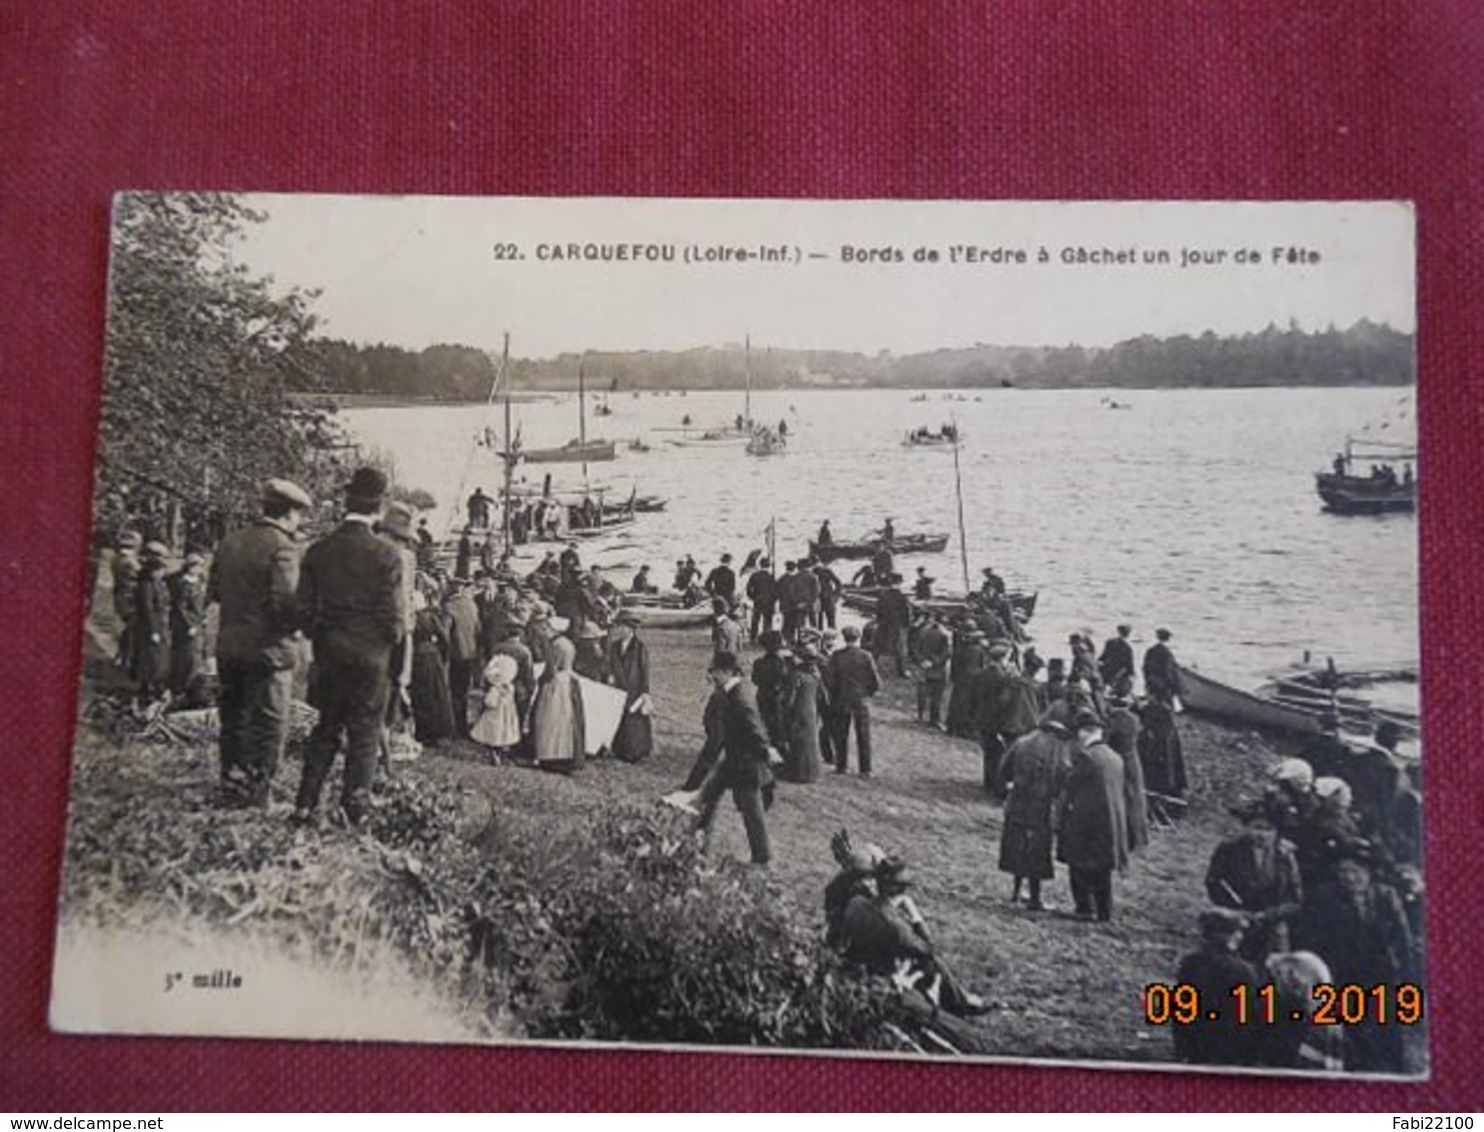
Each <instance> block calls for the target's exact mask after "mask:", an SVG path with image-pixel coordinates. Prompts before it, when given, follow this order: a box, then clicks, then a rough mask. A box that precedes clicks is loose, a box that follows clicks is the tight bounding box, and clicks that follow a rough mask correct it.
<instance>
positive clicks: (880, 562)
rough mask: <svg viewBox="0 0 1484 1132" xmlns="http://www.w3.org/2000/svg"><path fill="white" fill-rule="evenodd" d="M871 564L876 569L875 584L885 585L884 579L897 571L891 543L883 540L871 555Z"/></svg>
mask: <svg viewBox="0 0 1484 1132" xmlns="http://www.w3.org/2000/svg"><path fill="white" fill-rule="evenodd" d="M871 566H872V568H873V569H874V570H875V571H876V584H877V585H878V586H880V585H886V584H887V583H886V581H885V579H887V578H890V577H891V576H892V575H893V574H895V573H896V572H897V566H896V559H895V558H893V557H892V553H891V543H889V542H883V543H881V544H880V545H878V546H877V547H876V550H875V552H874V553H872V555H871Z"/></svg>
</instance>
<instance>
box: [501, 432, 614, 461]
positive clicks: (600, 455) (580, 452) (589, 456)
mask: <svg viewBox="0 0 1484 1132" xmlns="http://www.w3.org/2000/svg"><path fill="white" fill-rule="evenodd" d="M514 456H515V459H516V461H517V462H519V461H524V462H525V463H527V464H595V463H601V462H602V461H604V460H613V459H616V458H617V456H618V452H617V449H616V447H615V446H614V443H613V441H611V440H588V441H583V440H578V439H575V438H574V439H572V440H569V441H567V443H566V444H563V445H562V446H561V447H560V448H516V449H515V451H514Z"/></svg>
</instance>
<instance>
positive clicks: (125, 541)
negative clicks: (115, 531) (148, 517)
mask: <svg viewBox="0 0 1484 1132" xmlns="http://www.w3.org/2000/svg"><path fill="white" fill-rule="evenodd" d="M117 545H118V548H119V549H120V550H125V549H128V548H133V549H134V550H138V549H139V548H140V547H141V546H142V545H144V539H143V538H141V537H140V535H139V532H138V531H120V532H119V537H118V540H117Z"/></svg>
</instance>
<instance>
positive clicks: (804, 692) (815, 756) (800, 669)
mask: <svg viewBox="0 0 1484 1132" xmlns="http://www.w3.org/2000/svg"><path fill="white" fill-rule="evenodd" d="M794 658H795V660H796V662H797V663H796V665H795V667H794V669H793V671H792V673H790V675H789V683H788V688H787V691H786V692H785V694H784V696H783V702H782V704H781V705H780V706H781V710H782V714H783V732H784V735H785V737H786V739H787V742H788V746H787V748H786V750H787V752H788V753H787V755H786V756H785V758H786V767H787V773H788V778H789V780H790V781H792V782H817V781H818V780H819V774H820V769H821V768H822V766H823V765H824V764H823V760H822V759H821V757H820V750H819V732H820V721H821V720H823V719H826V718H828V716H829V712H830V694H829V692H828V691H826V690H825V686H824V681H823V680H822V679H821V678H820V675H819V654H818V653H816V652H815V651H814V646H813V645H810V644H807V643H806V644H800V645H798V646H797V647H796V648H795V649H794Z"/></svg>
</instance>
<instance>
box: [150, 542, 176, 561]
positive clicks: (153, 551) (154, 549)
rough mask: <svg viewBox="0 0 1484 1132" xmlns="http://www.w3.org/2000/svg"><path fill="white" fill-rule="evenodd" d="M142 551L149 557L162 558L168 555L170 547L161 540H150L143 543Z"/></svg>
mask: <svg viewBox="0 0 1484 1132" xmlns="http://www.w3.org/2000/svg"><path fill="white" fill-rule="evenodd" d="M144 553H145V554H147V555H149V557H151V558H159V559H161V560H163V559H166V558H169V557H170V548H169V547H168V546H166V545H165V544H164V543H163V542H153V541H151V542H147V543H145V544H144Z"/></svg>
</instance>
